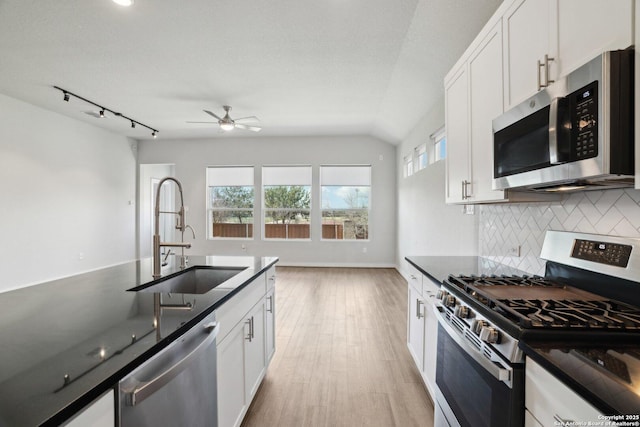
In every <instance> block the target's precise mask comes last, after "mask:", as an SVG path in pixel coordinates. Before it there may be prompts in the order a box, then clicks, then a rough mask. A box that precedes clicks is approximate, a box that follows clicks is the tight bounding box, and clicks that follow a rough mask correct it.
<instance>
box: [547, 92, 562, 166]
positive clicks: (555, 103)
mask: <svg viewBox="0 0 640 427" xmlns="http://www.w3.org/2000/svg"><path fill="white" fill-rule="evenodd" d="M560 99H561V98H553V100H551V105H550V106H549V163H551V164H552V165H559V164H560V163H562V159H561V157H560V144H561V141H560V138H559V136H560V126H562V123H560V122H559V117H560V114H559V111H558V110H559V107H560Z"/></svg>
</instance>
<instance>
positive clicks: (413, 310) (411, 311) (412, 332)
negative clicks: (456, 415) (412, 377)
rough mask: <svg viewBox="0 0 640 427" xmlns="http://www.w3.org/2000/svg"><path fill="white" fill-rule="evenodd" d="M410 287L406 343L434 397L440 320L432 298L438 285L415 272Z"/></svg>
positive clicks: (409, 282) (408, 287)
mask: <svg viewBox="0 0 640 427" xmlns="http://www.w3.org/2000/svg"><path fill="white" fill-rule="evenodd" d="M416 282H417V283H420V284H421V291H420V292H419V291H418V289H416V288H415V287H414V286H415V283H416ZM407 289H408V292H407V303H408V307H407V308H408V309H407V313H408V315H407V346H408V347H409V352H410V353H411V356H412V357H413V360H414V362H415V364H416V366H417V367H418V370H419V371H420V375H421V376H422V380H423V381H424V383H425V385H426V387H427V390H428V391H429V393H430V394H431V398H432V399H433V398H434V397H435V384H436V354H437V336H438V320H437V318H436V315H435V313H434V312H433V301H434V299H435V295H436V292H437V291H438V287H437V286H436V285H435V284H434V283H433V282H431V280H430V279H429V278H427V277H425V276H424V275H422V274H419V276H418V278H417V280H416V277H415V273H413V276H410V277H409V279H408V286H407Z"/></svg>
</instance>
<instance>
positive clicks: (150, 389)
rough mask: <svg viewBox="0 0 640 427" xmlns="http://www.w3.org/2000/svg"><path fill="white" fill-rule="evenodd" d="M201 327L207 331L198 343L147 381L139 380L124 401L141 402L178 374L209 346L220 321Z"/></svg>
mask: <svg viewBox="0 0 640 427" xmlns="http://www.w3.org/2000/svg"><path fill="white" fill-rule="evenodd" d="M203 328H204V330H205V332H207V336H206V338H205V339H203V340H202V342H201V343H200V344H198V345H197V346H196V347H195V348H194V349H193V350H191V351H190V352H189V353H188V354H187V355H186V356H184V357H183V358H182V359H180V360H179V361H178V362H176V363H175V364H173V365H172V366H171V367H169V368H168V369H166V370H165V371H163V372H162V373H160V374H158V375H156V376H155V377H154V378H153V379H151V380H149V381H144V382H140V384H139V385H137V386H136V387H135V388H134V389H133V390H132V391H130V392H128V393H127V394H126V399H125V401H126V404H127V405H128V406H135V405H138V404H140V403H142V401H144V400H145V399H146V398H148V397H149V396H151V395H152V394H153V393H155V392H156V391H158V390H160V389H161V388H162V387H163V386H164V385H166V384H167V383H168V382H169V381H171V380H172V379H174V378H175V377H176V376H178V374H180V373H181V372H182V371H184V370H185V369H186V368H188V367H189V365H190V364H191V363H192V362H193V360H194V359H195V358H196V356H197V355H198V353H199V352H200V350H201V349H203V348H205V347H207V346H209V345H210V344H211V343H212V342H213V340H215V339H216V336H217V335H218V331H219V330H220V323H218V322H210V323H206V324H204V325H203Z"/></svg>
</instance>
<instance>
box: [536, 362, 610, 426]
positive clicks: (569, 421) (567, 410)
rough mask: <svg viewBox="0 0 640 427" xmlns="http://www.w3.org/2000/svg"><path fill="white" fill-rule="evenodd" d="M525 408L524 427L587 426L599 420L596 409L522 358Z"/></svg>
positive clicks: (542, 369) (547, 373)
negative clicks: (523, 361)
mask: <svg viewBox="0 0 640 427" xmlns="http://www.w3.org/2000/svg"><path fill="white" fill-rule="evenodd" d="M525 407H526V409H527V412H526V414H525V426H526V427H537V426H540V425H542V426H555V425H587V423H588V422H589V421H591V422H592V423H597V422H599V421H601V420H602V417H601V415H602V414H601V413H600V412H599V411H598V410H597V409H595V408H594V407H593V406H591V405H590V404H589V403H587V402H586V401H585V400H584V399H582V397H580V396H579V395H578V394H577V393H576V392H574V391H573V390H571V389H570V388H569V387H567V386H566V385H565V384H564V383H563V382H561V381H560V380H558V379H557V378H556V377H554V376H553V375H551V374H550V373H549V372H548V371H547V370H546V369H544V368H543V367H542V366H540V365H539V364H538V363H536V362H535V361H533V360H532V359H531V358H527V359H526V367H525ZM582 423H584V424H582Z"/></svg>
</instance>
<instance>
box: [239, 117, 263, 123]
mask: <svg viewBox="0 0 640 427" xmlns="http://www.w3.org/2000/svg"><path fill="white" fill-rule="evenodd" d="M243 120H244V121H254V122H259V121H260V119H259V118H257V117H256V116H248V117H240V118H239V119H233V121H234V122H239V121H243Z"/></svg>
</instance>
